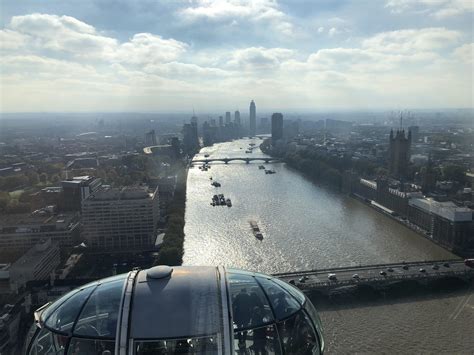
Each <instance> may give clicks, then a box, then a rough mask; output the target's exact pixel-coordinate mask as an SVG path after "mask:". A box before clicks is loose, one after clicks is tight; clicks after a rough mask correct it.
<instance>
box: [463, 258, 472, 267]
mask: <svg viewBox="0 0 474 355" xmlns="http://www.w3.org/2000/svg"><path fill="white" fill-rule="evenodd" d="M464 265H466V266H469V267H472V268H474V259H466V260H464Z"/></svg>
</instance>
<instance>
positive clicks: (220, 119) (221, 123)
mask: <svg viewBox="0 0 474 355" xmlns="http://www.w3.org/2000/svg"><path fill="white" fill-rule="evenodd" d="M223 125H224V118H223V117H222V116H219V127H222V126H223Z"/></svg>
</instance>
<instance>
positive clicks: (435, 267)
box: [431, 264, 439, 270]
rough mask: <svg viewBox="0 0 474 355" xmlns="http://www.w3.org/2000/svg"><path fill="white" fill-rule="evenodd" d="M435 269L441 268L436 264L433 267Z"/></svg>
mask: <svg viewBox="0 0 474 355" xmlns="http://www.w3.org/2000/svg"><path fill="white" fill-rule="evenodd" d="M431 268H432V269H433V270H438V269H439V266H438V265H436V264H434V265H433V266H432V267H431Z"/></svg>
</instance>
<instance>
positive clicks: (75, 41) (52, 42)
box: [9, 13, 117, 56]
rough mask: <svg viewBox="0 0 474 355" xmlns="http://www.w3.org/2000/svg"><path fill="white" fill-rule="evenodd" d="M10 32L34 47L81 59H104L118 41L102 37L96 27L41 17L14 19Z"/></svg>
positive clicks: (68, 20) (53, 16)
mask: <svg viewBox="0 0 474 355" xmlns="http://www.w3.org/2000/svg"><path fill="white" fill-rule="evenodd" d="M9 28H10V29H11V30H13V31H15V32H16V33H17V34H22V35H29V36H30V37H31V39H32V41H31V42H30V43H29V45H30V46H32V47H36V48H39V49H48V50H54V51H64V52H69V53H73V54H76V55H78V56H100V55H102V54H104V53H107V52H109V51H111V50H113V48H114V47H115V46H116V45H117V41H116V40H115V39H113V38H110V37H106V36H102V35H101V34H99V33H97V32H96V31H95V29H94V27H92V26H90V25H88V24H86V23H84V22H81V21H79V20H77V19H75V18H73V17H69V16H57V15H48V14H37V13H36V14H30V15H25V16H14V17H13V18H12V19H11V21H10V25H9Z"/></svg>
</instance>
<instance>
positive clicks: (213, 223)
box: [184, 139, 454, 273]
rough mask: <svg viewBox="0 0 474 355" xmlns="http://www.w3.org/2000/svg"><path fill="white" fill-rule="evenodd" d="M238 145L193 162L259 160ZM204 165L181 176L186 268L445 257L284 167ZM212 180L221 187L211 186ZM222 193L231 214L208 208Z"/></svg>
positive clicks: (299, 266) (296, 266) (295, 266)
mask: <svg viewBox="0 0 474 355" xmlns="http://www.w3.org/2000/svg"><path fill="white" fill-rule="evenodd" d="M251 142H253V143H255V144H256V146H258V145H259V144H260V143H261V141H260V140H259V139H252V140H251V139H242V140H237V141H234V142H228V143H221V144H216V145H214V146H212V147H207V148H203V149H202V150H201V152H200V153H199V154H198V155H196V158H204V155H205V154H209V158H210V159H211V158H223V157H251V158H255V157H262V156H265V155H264V154H263V153H262V152H261V151H260V149H255V150H254V152H253V153H252V154H246V153H245V150H246V149H247V148H248V146H249V143H251ZM261 164H263V163H262V162H252V163H250V164H245V163H243V162H230V163H229V164H224V163H212V165H211V166H212V167H211V169H209V170H208V171H201V170H200V169H198V167H197V166H196V167H194V168H192V169H190V170H189V175H188V183H187V201H186V217H185V218H186V226H185V233H186V239H185V254H184V264H186V265H227V266H234V267H240V268H244V269H249V270H255V271H261V272H267V273H273V272H283V271H290V270H303V269H311V268H323V267H335V266H345V265H358V264H375V263H389V262H397V261H402V260H406V261H412V260H425V259H426V260H428V259H445V258H452V257H454V256H453V255H452V254H451V253H449V252H448V251H446V250H444V249H442V248H440V247H438V246H437V245H435V244H433V243H431V242H430V241H428V240H426V239H424V238H422V237H420V236H419V235H417V234H416V233H414V232H412V231H410V230H409V229H407V228H405V227H404V226H402V225H400V224H398V223H397V222H395V221H392V220H391V219H389V218H388V217H386V216H383V215H381V214H380V213H378V212H376V211H374V210H372V209H371V208H369V207H367V206H365V205H364V204H362V203H360V202H359V201H356V200H354V199H352V198H350V197H348V196H345V195H343V194H340V193H338V192H334V191H331V190H329V189H327V188H325V187H323V186H318V185H316V184H313V183H312V182H310V181H308V180H307V179H306V178H305V177H303V176H302V175H301V174H299V173H298V172H296V171H293V170H291V169H290V168H288V167H287V166H286V165H285V164H284V163H273V164H264V165H265V166H266V167H267V168H269V169H274V170H275V171H276V174H272V175H267V174H265V172H264V171H263V170H259V169H258V166H259V165H261ZM210 177H212V178H213V179H214V180H217V181H218V182H220V183H221V184H222V187H220V188H215V187H213V186H211V180H210ZM216 193H223V194H224V195H225V196H226V197H230V198H231V199H232V204H233V206H232V207H231V208H228V207H222V206H216V207H213V206H211V204H210V202H211V198H212V196H213V195H214V194H216ZM249 220H256V221H257V222H258V224H259V226H260V229H261V230H262V232H263V235H264V239H263V240H262V241H259V240H257V239H256V238H255V237H254V236H253V234H252V231H251V229H250V225H249Z"/></svg>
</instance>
